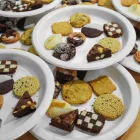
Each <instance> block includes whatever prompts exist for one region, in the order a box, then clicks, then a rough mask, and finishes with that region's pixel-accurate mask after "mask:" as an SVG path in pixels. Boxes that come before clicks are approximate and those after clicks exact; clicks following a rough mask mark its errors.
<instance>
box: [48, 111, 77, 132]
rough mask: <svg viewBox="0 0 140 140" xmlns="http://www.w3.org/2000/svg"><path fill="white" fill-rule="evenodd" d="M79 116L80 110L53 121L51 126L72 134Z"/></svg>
mask: <svg viewBox="0 0 140 140" xmlns="http://www.w3.org/2000/svg"><path fill="white" fill-rule="evenodd" d="M77 116H78V109H76V110H74V111H71V112H69V113H67V114H63V115H60V116H58V117H56V118H53V119H51V123H50V124H49V125H52V126H55V127H57V128H60V129H62V130H65V131H68V132H72V131H73V128H74V125H75V123H76V120H77Z"/></svg>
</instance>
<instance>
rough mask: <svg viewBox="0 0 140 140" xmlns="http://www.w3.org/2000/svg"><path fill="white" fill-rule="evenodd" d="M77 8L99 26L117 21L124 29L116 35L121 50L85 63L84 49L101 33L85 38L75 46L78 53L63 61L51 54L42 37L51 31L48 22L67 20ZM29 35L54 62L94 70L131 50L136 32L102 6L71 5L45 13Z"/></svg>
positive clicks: (41, 51) (39, 49)
mask: <svg viewBox="0 0 140 140" xmlns="http://www.w3.org/2000/svg"><path fill="white" fill-rule="evenodd" d="M76 12H84V13H87V14H88V15H89V16H90V17H91V22H92V23H98V24H100V25H102V26H103V24H104V23H108V22H111V21H114V22H117V23H118V24H120V26H121V27H122V30H123V33H124V34H123V36H122V37H121V38H119V40H120V42H121V44H122V48H121V50H120V51H119V52H117V53H116V54H114V55H113V56H112V57H111V58H107V59H104V60H99V61H96V62H90V63H88V62H87V60H86V56H87V53H88V52H89V50H90V49H91V48H92V47H93V45H94V44H96V43H97V42H98V40H100V39H101V38H103V37H105V35H104V34H102V35H101V36H100V37H97V38H95V39H90V38H87V39H86V42H85V43H84V44H83V45H81V46H79V47H77V48H76V52H77V54H76V56H75V57H74V58H73V59H72V60H70V61H67V62H64V61H61V60H59V59H56V58H55V57H53V56H52V53H53V51H50V50H47V49H45V47H44V41H45V40H46V39H47V38H48V37H49V36H50V35H52V30H51V25H52V24H53V23H54V22H58V21H68V20H69V18H70V16H71V15H72V14H74V13H76ZM74 31H80V29H74ZM32 39H33V44H34V46H35V49H36V51H37V52H38V54H39V55H40V56H41V57H42V58H43V59H45V60H46V61H47V62H49V63H51V64H53V65H56V66H59V67H63V68H68V69H80V70H95V69H101V68H104V67H107V66H110V65H112V64H114V63H116V62H119V61H121V60H122V59H123V58H124V57H125V56H126V55H127V54H129V52H130V51H131V50H132V48H133V46H134V44H135V41H136V35H135V31H134V28H133V26H132V24H131V23H130V22H129V21H128V20H127V19H126V18H125V17H123V16H122V15H120V14H119V13H117V12H114V11H112V10H108V9H107V8H102V7H94V6H72V7H65V8H62V9H58V10H55V11H53V12H51V13H49V14H48V15H46V16H44V17H43V18H42V19H41V20H40V21H39V22H38V23H37V25H36V26H35V29H34V31H33V37H32ZM64 40H65V38H64Z"/></svg>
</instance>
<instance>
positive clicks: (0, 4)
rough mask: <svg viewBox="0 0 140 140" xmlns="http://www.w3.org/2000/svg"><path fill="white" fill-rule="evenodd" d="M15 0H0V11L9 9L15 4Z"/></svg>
mask: <svg viewBox="0 0 140 140" xmlns="http://www.w3.org/2000/svg"><path fill="white" fill-rule="evenodd" d="M15 4H16V1H15V0H1V1H0V10H2V11H10V10H12V8H13V7H14V6H15Z"/></svg>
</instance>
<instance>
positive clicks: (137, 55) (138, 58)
mask: <svg viewBox="0 0 140 140" xmlns="http://www.w3.org/2000/svg"><path fill="white" fill-rule="evenodd" d="M134 58H135V60H136V62H138V63H140V51H137V52H136V53H135V55H134Z"/></svg>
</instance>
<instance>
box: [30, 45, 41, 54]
mask: <svg viewBox="0 0 140 140" xmlns="http://www.w3.org/2000/svg"><path fill="white" fill-rule="evenodd" d="M28 52H30V53H32V54H34V55H37V56H39V55H38V53H37V52H36V50H35V49H34V47H33V46H30V47H29V49H28Z"/></svg>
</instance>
